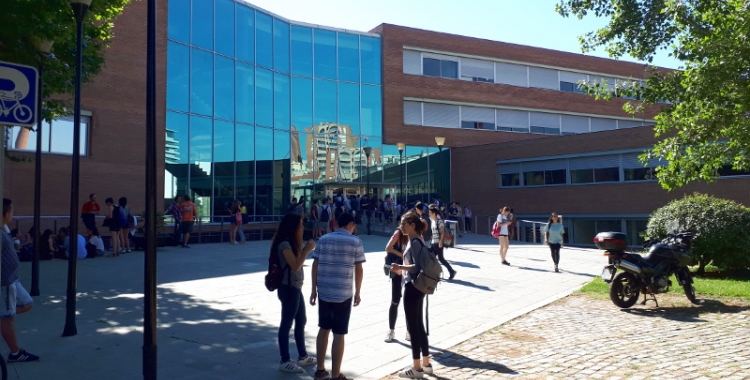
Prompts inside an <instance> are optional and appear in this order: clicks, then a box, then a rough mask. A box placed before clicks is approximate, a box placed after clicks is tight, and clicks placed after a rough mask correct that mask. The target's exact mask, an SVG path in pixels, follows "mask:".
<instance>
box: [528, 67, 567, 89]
mask: <svg viewBox="0 0 750 380" xmlns="http://www.w3.org/2000/svg"><path fill="white" fill-rule="evenodd" d="M529 87H536V88H546V89H549V90H559V89H560V79H559V77H558V74H557V70H552V69H545V68H541V67H533V66H530V67H529Z"/></svg>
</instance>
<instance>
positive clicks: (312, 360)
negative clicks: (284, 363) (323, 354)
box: [297, 355, 318, 367]
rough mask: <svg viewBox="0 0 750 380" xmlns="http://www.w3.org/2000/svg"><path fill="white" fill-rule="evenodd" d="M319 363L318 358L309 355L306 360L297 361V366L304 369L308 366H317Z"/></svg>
mask: <svg viewBox="0 0 750 380" xmlns="http://www.w3.org/2000/svg"><path fill="white" fill-rule="evenodd" d="M317 363H318V358H316V357H315V356H312V355H307V356H305V357H304V358H299V359H297V365H298V366H300V367H304V366H306V365H311V364H317Z"/></svg>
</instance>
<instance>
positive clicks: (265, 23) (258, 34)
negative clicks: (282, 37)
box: [255, 12, 273, 68]
mask: <svg viewBox="0 0 750 380" xmlns="http://www.w3.org/2000/svg"><path fill="white" fill-rule="evenodd" d="M255 59H256V60H257V61H256V62H258V64H259V65H262V66H265V67H269V68H270V67H273V19H272V18H271V16H269V15H267V14H265V13H260V12H257V13H256V15H255Z"/></svg>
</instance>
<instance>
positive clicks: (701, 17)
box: [557, 0, 750, 190]
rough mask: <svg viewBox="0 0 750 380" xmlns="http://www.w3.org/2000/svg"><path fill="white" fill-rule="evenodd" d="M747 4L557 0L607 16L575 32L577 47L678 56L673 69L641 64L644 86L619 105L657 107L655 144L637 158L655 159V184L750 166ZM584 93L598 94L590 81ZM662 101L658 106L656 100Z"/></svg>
mask: <svg viewBox="0 0 750 380" xmlns="http://www.w3.org/2000/svg"><path fill="white" fill-rule="evenodd" d="M749 6H750V1H747V0H561V1H560V3H559V4H558V5H557V12H558V13H559V14H561V15H562V16H564V17H569V16H571V15H573V16H576V17H578V18H579V19H580V18H583V17H584V16H587V15H589V13H592V14H593V15H594V16H595V17H606V18H609V23H608V25H607V26H605V27H603V28H601V29H599V30H596V31H592V32H589V33H587V34H585V35H584V36H581V37H580V38H579V39H580V42H581V46H582V49H583V51H584V52H588V51H592V50H594V49H596V48H598V47H604V48H605V49H606V51H607V52H608V53H609V55H610V56H611V57H613V58H620V57H623V56H625V55H626V54H627V55H630V56H632V57H634V58H636V59H638V60H642V61H645V62H652V60H653V57H654V55H655V54H656V53H657V52H659V51H667V52H668V53H669V55H670V56H672V57H674V58H675V59H677V60H679V61H680V62H681V63H682V64H683V66H682V67H681V70H676V71H667V70H663V69H658V68H656V67H653V66H651V65H650V64H649V65H648V66H649V67H648V70H647V71H648V79H647V81H646V83H645V86H644V85H641V84H638V83H637V82H631V83H628V84H627V85H623V86H621V87H620V88H618V89H617V90H618V91H625V92H631V93H635V94H632V95H636V94H637V95H639V97H640V99H641V100H640V101H631V102H629V103H628V104H626V105H625V109H626V110H628V111H629V112H631V113H634V112H637V111H638V110H640V109H642V107H643V105H644V104H659V103H662V104H663V107H662V110H661V112H660V113H659V115H657V116H656V120H657V125H656V127H655V128H654V130H655V135H656V137H657V139H658V141H657V143H656V144H655V145H654V146H653V147H652V148H651V149H650V150H649V151H648V152H647V153H646V154H644V155H643V156H641V159H642V160H643V161H644V162H645V161H646V160H648V159H649V158H657V157H658V158H662V159H665V160H666V161H667V163H668V164H667V165H666V166H663V167H660V168H658V169H657V172H656V173H657V177H658V179H659V182H660V183H661V185H662V187H664V188H665V189H668V190H673V189H675V188H677V187H679V186H683V185H685V184H687V183H688V182H691V181H696V180H703V181H713V180H714V179H715V178H717V177H718V176H719V174H720V173H721V171H723V170H729V169H730V168H731V170H734V171H739V172H747V171H748V170H750V154H748V152H749V151H750V119H749V118H748V117H749V116H750V41H749V40H748V39H749V38H750V10H749V9H748V7H749ZM587 86H590V87H592V88H593V89H591V90H590V92H594V93H599V94H601V93H602V89H601V86H598V85H593V86H592V85H590V84H587ZM665 101H666V104H664V103H665Z"/></svg>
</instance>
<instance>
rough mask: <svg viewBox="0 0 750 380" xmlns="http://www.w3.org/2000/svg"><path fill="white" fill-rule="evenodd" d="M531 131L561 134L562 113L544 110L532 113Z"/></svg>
mask: <svg viewBox="0 0 750 380" xmlns="http://www.w3.org/2000/svg"><path fill="white" fill-rule="evenodd" d="M530 123H531V133H541V134H545V135H559V134H560V115H556V114H551V113H542V112H531V113H530Z"/></svg>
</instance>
